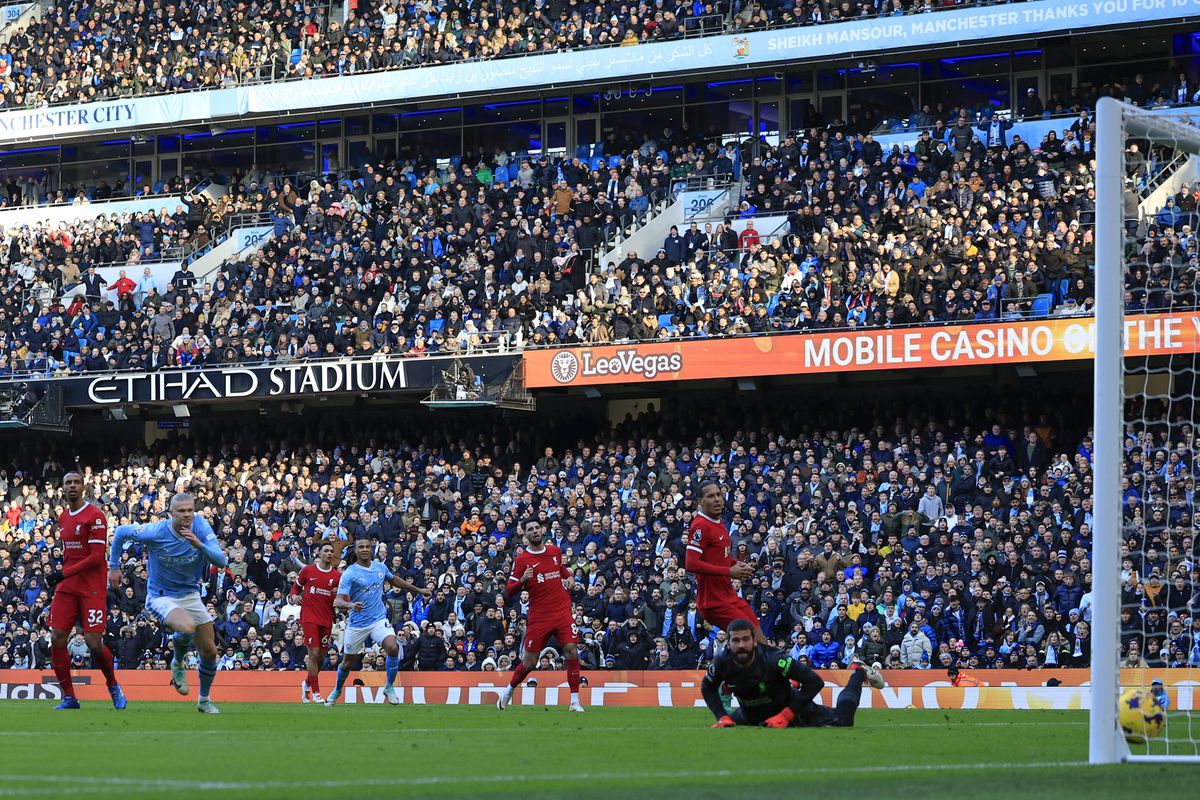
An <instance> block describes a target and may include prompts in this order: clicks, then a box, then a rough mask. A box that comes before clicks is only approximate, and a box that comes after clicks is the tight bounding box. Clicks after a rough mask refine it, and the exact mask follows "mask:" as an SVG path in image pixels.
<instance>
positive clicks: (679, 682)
mask: <svg viewBox="0 0 1200 800" xmlns="http://www.w3.org/2000/svg"><path fill="white" fill-rule="evenodd" d="M821 676H822V677H823V678H824V679H825V682H826V686H825V689H824V690H823V691H822V692H821V696H820V697H819V698H818V702H821V703H824V704H825V705H833V703H834V701H835V698H836V695H837V692H838V691H839V689H840V687H842V686H844V685H845V683H846V681H847V680H848V678H849V676H850V673H849V672H848V671H845V670H827V671H822V672H821ZM301 677H302V673H300V672H222V673H220V674H219V675H218V676H217V681H216V684H215V685H214V688H213V698H214V699H215V700H216V701H218V702H233V703H241V702H256V703H294V702H296V698H297V696H298V694H299V692H298V688H299V685H300V680H301ZM356 677H357V679H358V680H356V681H355V682H354V683H353V684H352V685H351V686H349V687H348V688H347V691H346V695H345V701H346V702H347V703H355V704H357V703H370V704H374V703H382V702H384V699H383V675H382V674H381V673H378V672H364V673H359V674H358V675H357V676H356ZM538 677H539V678H540V681H539V685H538V686H537V687H536V688H528V687H524V688H522V689H521V690H520V691H519V692H517V694H516V700H515V702H516V703H517V704H518V705H531V706H532V705H537V706H540V705H565V704H566V703H567V702H568V700H569V689H568V688H567V684H566V675H565V673H542V674H539V676H538ZM703 677H704V673H703V672H701V671H698V670H694V671H693V670H686V671H663V672H620V671H616V672H589V673H587V678H588V682H589V686H588V687H586V688H585V689H584V690H583V698H582V699H583V701H584V703H585V704H587V705H590V706H653V707H659V708H672V707H674V708H698V707H702V706H703V700H702V699H701V697H700V681H701V680H702V679H703ZM884 677H885V679H886V680H887V683H888V686H887V688H885V689H882V690H880V691H873V690H870V689H867V690H865V691H864V693H863V703H862V707H863V708H956V709H975V708H977V709H1085V708H1088V707H1089V704H1090V702H1091V690H1090V689H1089V688H1088V686H1087V681H1088V679H1089V673H1088V671H1087V670H1045V671H1025V670H989V671H981V672H979V673H977V674H976V677H978V678H979V679H980V680H982V681H984V683H985V685H983V686H980V687H972V688H956V687H952V686H950V685H949V683H948V682H947V681H946V680H945V674H944V673H942V672H940V671H938V672H932V671H928V670H893V671H887V672H885V673H884ZM1155 677H1157V678H1161V679H1162V680H1163V683H1164V685H1165V686H1166V688H1167V691H1168V692H1169V693H1170V695H1171V707H1172V708H1173V709H1179V710H1191V709H1193V708H1195V707H1196V705H1195V703H1196V698H1195V687H1196V686H1198V685H1200V670H1195V669H1190V670H1189V669H1176V670H1149V671H1142V670H1137V671H1134V670H1125V671H1123V672H1122V676H1121V681H1122V684H1124V685H1129V686H1134V685H1146V684H1148V683H1149V681H1150V680H1151V679H1153V678H1155ZM169 678H170V676H169V673H167V672H165V671H154V670H136V671H120V672H118V680H120V682H121V686H122V688H123V689H124V690H125V694H126V695H127V696H128V697H129V699H130V701H131V702H145V701H179V699H180V698H179V695H178V694H176V693H175V690H174V689H172V688H171V686H170V685H169V683H170V681H169ZM334 678H335V676H334V673H329V674H328V675H327V676H326V677H324V678H322V680H325V681H328V685H332V682H333V681H334ZM1050 678H1057V679H1058V680H1059V681H1061V683H1062V685H1061V686H1054V687H1050V686H1046V685H1045V683H1046V681H1048V680H1049V679H1050ZM193 682H194V681H193ZM74 684H75V687H76V691H77V694H78V696H79V698H80V700H82V701H84V702H101V703H103V702H108V699H109V698H108V692H107V691H106V689H105V687H104V679H103V677H102V676H101V675H100V673H99V672H95V671H91V670H85V671H80V672H77V673H75V678H74ZM396 685H397V689H398V692H399V694H400V697H401V701H402V702H403V703H405V704H410V705H491V704H493V703H495V701H496V697H497V696H498V695H499V693H500V692H501V691H503V689H504V687H505V686H507V685H508V675H507V673H503V674H501V673H495V672H466V673H464V672H406V673H401V674H400V676H399V678H398V679H397V682H396ZM60 697H61V692H60V691H59V688H58V683H57V682H56V680H55V678H54V674H53V673H52V672H45V671H39V670H0V700H57V699H58V698H60Z"/></svg>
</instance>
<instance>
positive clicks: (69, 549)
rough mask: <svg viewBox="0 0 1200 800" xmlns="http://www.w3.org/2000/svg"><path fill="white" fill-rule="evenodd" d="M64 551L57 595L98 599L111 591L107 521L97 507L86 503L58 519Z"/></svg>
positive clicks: (65, 512)
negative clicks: (78, 595)
mask: <svg viewBox="0 0 1200 800" xmlns="http://www.w3.org/2000/svg"><path fill="white" fill-rule="evenodd" d="M58 540H59V542H61V543H62V548H63V575H64V576H66V577H64V578H63V579H62V581H61V582H60V583H59V584H58V588H57V589H56V591H59V592H73V593H75V594H85V595H93V596H95V595H99V596H101V597H103V596H104V595H105V594H106V593H107V591H108V559H107V545H108V519H106V518H105V516H104V512H103V511H101V510H100V508H99V507H98V506H95V505H92V504H91V503H84V504H83V506H82V507H81V508H80V509H79V510H78V511H71V509H69V508H68V509H64V510H63V512H62V513H61V514H59V515H58Z"/></svg>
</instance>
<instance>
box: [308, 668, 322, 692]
mask: <svg viewBox="0 0 1200 800" xmlns="http://www.w3.org/2000/svg"><path fill="white" fill-rule="evenodd" d="M308 690H309V691H310V692H312V693H313V694H320V693H321V673H319V672H318V673H317V674H316V675H309V676H308Z"/></svg>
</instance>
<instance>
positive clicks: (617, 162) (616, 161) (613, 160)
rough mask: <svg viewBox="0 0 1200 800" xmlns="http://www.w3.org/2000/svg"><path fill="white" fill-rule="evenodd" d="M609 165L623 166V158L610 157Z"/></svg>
mask: <svg viewBox="0 0 1200 800" xmlns="http://www.w3.org/2000/svg"><path fill="white" fill-rule="evenodd" d="M608 165H609V166H610V167H619V166H621V157H620V156H609V157H608Z"/></svg>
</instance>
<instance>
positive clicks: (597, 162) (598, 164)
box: [588, 156, 608, 170]
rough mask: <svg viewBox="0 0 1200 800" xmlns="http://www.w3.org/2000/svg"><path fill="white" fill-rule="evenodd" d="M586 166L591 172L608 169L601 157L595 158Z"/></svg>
mask: <svg viewBox="0 0 1200 800" xmlns="http://www.w3.org/2000/svg"><path fill="white" fill-rule="evenodd" d="M588 166H589V167H591V168H592V169H593V170H598V169H606V168H607V167H608V162H607V161H605V160H604V157H603V156H595V157H594V158H592V160H591V161H589V162H588Z"/></svg>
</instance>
